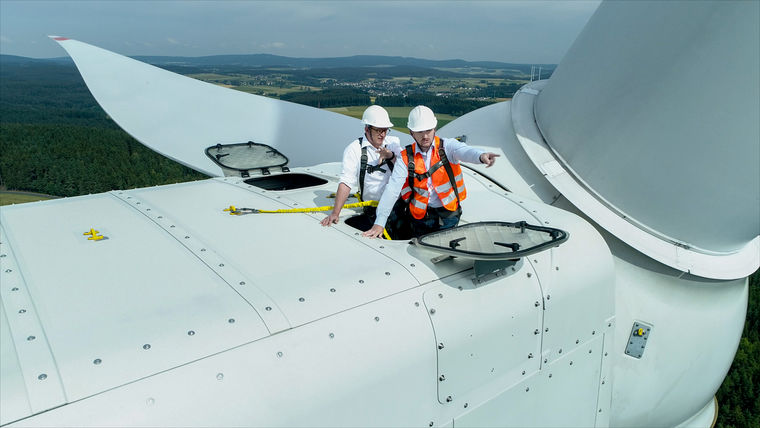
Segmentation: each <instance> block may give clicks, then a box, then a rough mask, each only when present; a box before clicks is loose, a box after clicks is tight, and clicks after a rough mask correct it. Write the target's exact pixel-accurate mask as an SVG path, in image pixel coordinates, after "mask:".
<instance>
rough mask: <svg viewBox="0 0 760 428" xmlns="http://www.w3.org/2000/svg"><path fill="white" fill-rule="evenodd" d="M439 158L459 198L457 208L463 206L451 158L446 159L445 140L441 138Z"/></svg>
mask: <svg viewBox="0 0 760 428" xmlns="http://www.w3.org/2000/svg"><path fill="white" fill-rule="evenodd" d="M438 157H439V158H441V162H442V163H443V167H444V168H446V175H448V176H449V182H450V183H451V187H453V188H454V195H456V197H457V207H458V206H460V204H461V202H462V201H461V199H459V189H457V183H456V182H455V181H454V171H453V170H452V169H451V164H450V163H449V158H447V157H446V150H444V149H443V138H441V145H440V146H438Z"/></svg>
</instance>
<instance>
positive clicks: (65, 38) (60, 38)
mask: <svg viewBox="0 0 760 428" xmlns="http://www.w3.org/2000/svg"><path fill="white" fill-rule="evenodd" d="M68 39H69V38H68V37H53V40H58V41H59V42H62V41H64V40H68Z"/></svg>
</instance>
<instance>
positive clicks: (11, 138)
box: [0, 60, 760, 428]
mask: <svg viewBox="0 0 760 428" xmlns="http://www.w3.org/2000/svg"><path fill="white" fill-rule="evenodd" d="M503 86H504V90H505V94H506V93H508V92H509V91H514V89H515V87H511V86H509V85H507V84H505V85H503ZM497 87H498V85H497ZM307 94H308V96H307ZM283 99H289V100H290V101H293V102H299V103H303V104H307V105H314V103H315V102H316V104H317V105H319V106H321V107H327V106H330V105H332V104H335V105H340V104H342V103H351V104H343V105H354V104H353V103H356V102H359V104H360V105H366V104H369V100H370V96H369V95H368V94H367V93H362V92H361V91H359V90H354V89H351V90H346V91H342V92H341V91H339V90H335V92H323V93H320V92H309V91H305V92H303V93H298V92H297V93H293V94H291V95H288V96H283ZM376 102H377V103H378V104H382V105H387V106H393V105H416V104H418V103H426V104H428V105H430V106H431V107H433V109H434V110H435V111H438V112H441V113H444V112H447V113H450V114H453V115H461V114H464V113H467V112H469V111H471V110H474V109H476V108H478V107H480V106H482V105H486V104H488V103H487V102H475V101H473V100H458V101H457V100H456V99H449V98H443V99H441V98H440V97H435V96H432V95H430V94H427V93H420V94H417V93H415V94H412V95H410V96H407V97H398V98H394V97H386V98H382V97H378V98H377V99H376ZM436 103H439V104H436ZM447 109H448V111H447ZM203 178H206V177H205V176H204V175H203V174H200V173H198V172H196V171H193V170H191V169H189V168H186V167H184V166H182V165H179V164H177V163H175V162H173V161H171V160H169V159H167V158H165V157H163V156H160V155H158V154H156V153H154V152H153V151H151V150H149V149H147V148H145V147H144V146H143V145H141V144H139V143H138V142H137V141H135V140H134V139H133V138H132V137H130V136H129V135H128V134H126V133H125V132H124V131H122V130H121V129H120V128H119V127H118V126H117V125H116V124H115V123H114V122H113V121H112V120H110V119H109V118H108V116H107V115H106V113H105V112H104V111H103V110H102V109H101V108H100V107H99V106H98V105H97V104H96V102H95V100H94V99H93V97H92V96H91V94H90V93H89V91H88V90H87V88H86V86H85V85H84V82H83V81H82V79H81V77H80V75H79V73H78V72H77V71H76V69H75V68H74V66H73V64H72V63H70V62H67V61H7V60H6V61H3V62H0V188H7V189H10V190H25V191H32V192H40V193H46V194H50V195H56V196H76V195H84V194H88V193H97V192H105V191H109V190H112V189H128V188H134V187H143V186H152V185H160V184H168V183H176V182H183V181H190V180H199V179H203ZM759 394H760V275H759V274H758V272H755V273H754V274H753V275H752V276H751V277H750V287H749V308H748V311H747V319H746V323H745V326H744V334H743V336H742V338H741V342H740V344H739V349H738V351H737V354H736V358H735V359H734V362H733V366H732V368H731V371H730V372H729V374H728V376H727V377H726V379H725V381H724V382H723V385H722V386H721V388H720V390H719V391H718V393H717V398H718V403H719V406H720V412H719V418H718V421H717V425H716V426H718V427H725V428H728V427H737V428H739V427H760V395H759Z"/></svg>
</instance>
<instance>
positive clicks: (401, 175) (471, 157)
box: [375, 138, 485, 227]
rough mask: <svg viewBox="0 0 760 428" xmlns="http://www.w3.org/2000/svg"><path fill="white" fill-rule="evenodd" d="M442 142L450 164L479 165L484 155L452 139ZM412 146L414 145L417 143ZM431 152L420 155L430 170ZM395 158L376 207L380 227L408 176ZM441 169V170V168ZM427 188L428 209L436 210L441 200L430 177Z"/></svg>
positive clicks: (383, 225)
mask: <svg viewBox="0 0 760 428" xmlns="http://www.w3.org/2000/svg"><path fill="white" fill-rule="evenodd" d="M443 140H444V142H443V148H444V150H445V151H446V157H447V158H448V159H449V162H451V163H459V162H469V163H480V155H482V154H483V153H485V150H481V149H476V148H474V147H470V146H468V145H467V144H465V143H462V142H460V141H458V140H456V139H454V138H445V139H443ZM414 144H415V145H416V144H417V143H414ZM404 150H406V148H401V151H404ZM415 150H416V151H417V152H419V151H420V149H419V147H415ZM433 150H434V146H433V145H431V146H430V149H429V150H428V151H427V152H426V153H422V158H423V159H424V160H425V168H426V169H430V160H431V158H432V156H431V154H432V153H433ZM397 157H398V159H397V160H396V166H395V168H394V170H393V174H392V175H391V178H390V181H388V184H387V185H386V186H385V191H384V192H383V195H382V197H381V198H380V203H379V204H378V205H377V219H376V220H375V224H377V225H380V226H382V227H385V222H386V221H387V220H388V216H389V215H390V214H391V211H392V210H393V205H394V204H395V203H396V199H398V197H399V195H400V193H401V188H402V187H404V181H405V180H406V177H407V176H408V175H409V170H408V169H407V166H406V164H405V163H404V159H403V158H402V157H401V156H398V155H397ZM441 168H443V166H442V167H441ZM410 185H413V183H410ZM427 187H428V191H429V192H430V198H429V200H428V207H432V208H436V207H441V206H443V205H442V204H441V199H440V198H439V197H438V194H437V193H436V192H435V189H434V186H433V179H432V178H430V177H428V180H427Z"/></svg>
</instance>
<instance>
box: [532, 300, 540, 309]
mask: <svg viewBox="0 0 760 428" xmlns="http://www.w3.org/2000/svg"><path fill="white" fill-rule="evenodd" d="M540 305H541V304H540V303H538V300H536V303H534V304H533V306H535V307H539V306H540Z"/></svg>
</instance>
